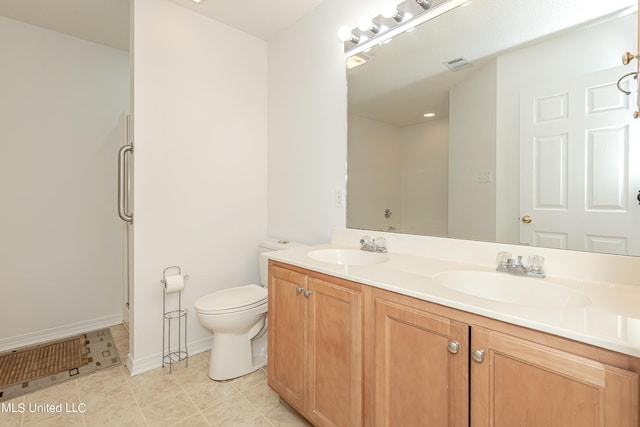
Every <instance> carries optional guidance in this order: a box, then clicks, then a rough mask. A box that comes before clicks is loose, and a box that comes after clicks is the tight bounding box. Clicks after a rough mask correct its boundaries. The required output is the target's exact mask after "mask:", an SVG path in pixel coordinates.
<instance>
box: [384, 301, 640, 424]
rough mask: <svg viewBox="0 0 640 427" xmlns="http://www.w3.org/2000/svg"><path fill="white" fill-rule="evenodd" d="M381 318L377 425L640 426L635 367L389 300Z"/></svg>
mask: <svg viewBox="0 0 640 427" xmlns="http://www.w3.org/2000/svg"><path fill="white" fill-rule="evenodd" d="M373 310H374V312H375V315H374V320H373V328H374V333H373V341H374V344H373V348H374V351H373V356H372V357H373V359H374V361H373V366H374V367H375V368H374V369H375V374H374V377H375V381H374V387H375V391H374V396H375V397H374V404H373V408H374V409H373V412H374V418H373V419H374V422H373V425H375V426H394V425H402V426H432V425H433V426H472V427H489V426H491V427H519V426H522V427H567V426H580V427H583V426H584V427H589V426H600V427H637V426H638V375H637V373H635V372H637V371H638V363H637V362H638V361H637V359H635V358H630V357H627V356H623V355H620V354H617V353H613V352H609V351H607V350H603V349H597V348H594V347H590V346H588V345H586V344H581V343H576V342H573V341H570V340H566V339H562V338H559V337H553V336H550V335H547V334H544V333H541V332H538V331H532V330H529V329H525V328H520V327H517V326H514V325H509V324H505V323H502V322H499V321H496V320H493V319H487V318H484V317H481V316H476V315H473V314H470V313H466V312H461V311H458V310H454V309H450V308H447V307H443V306H439V305H437V304H432V303H428V302H426V301H421V300H416V299H414V298H410V297H405V296H402V295H398V294H394V293H391V292H387V291H381V290H374V291H373ZM469 337H470V339H469ZM522 337H526V339H524V338H522ZM450 343H456V344H457V345H454V346H452V347H453V348H452V349H451V350H457V353H456V354H453V353H452V352H451V351H450V350H449V349H450ZM583 354H588V357H586V356H583ZM607 361H609V363H617V364H619V365H620V366H624V367H625V368H627V369H622V368H620V367H616V366H613V365H611V364H609V363H607ZM629 368H633V369H634V370H635V372H633V371H631V370H629Z"/></svg>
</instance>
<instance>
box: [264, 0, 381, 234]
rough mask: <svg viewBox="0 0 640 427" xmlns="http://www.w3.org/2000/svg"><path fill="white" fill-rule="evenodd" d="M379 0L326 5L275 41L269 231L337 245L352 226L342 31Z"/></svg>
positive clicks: (335, 0) (272, 48)
mask: <svg viewBox="0 0 640 427" xmlns="http://www.w3.org/2000/svg"><path fill="white" fill-rule="evenodd" d="M378 5H379V2H378V1H377V0H366V1H365V0H353V1H348V2H345V1H342V0H325V1H324V2H323V3H321V4H320V5H319V6H318V7H317V8H316V9H314V11H313V12H312V13H310V14H309V15H307V16H305V17H304V18H303V19H301V20H300V21H298V22H297V23H295V24H294V25H293V26H292V27H291V28H289V29H288V30H286V31H283V32H281V33H280V34H278V36H277V37H275V38H274V39H273V40H271V41H270V42H269V158H268V170H269V179H268V185H269V206H268V223H269V234H270V235H272V236H275V237H286V238H289V239H292V240H298V241H302V242H305V243H321V242H328V241H330V240H331V230H332V228H333V227H334V226H344V225H345V215H346V214H345V208H343V207H336V206H335V202H334V193H335V190H337V189H340V190H343V191H344V189H345V178H346V177H345V175H346V161H347V158H346V155H347V128H346V124H347V104H346V101H347V95H346V71H345V67H344V55H343V45H342V42H340V41H339V40H338V37H337V35H336V34H337V29H338V27H339V26H340V25H342V24H349V25H352V26H355V23H356V20H357V18H358V16H359V15H360V14H361V13H363V12H364V11H366V10H368V9H370V10H371V11H372V12H375V9H376V8H377V7H378Z"/></svg>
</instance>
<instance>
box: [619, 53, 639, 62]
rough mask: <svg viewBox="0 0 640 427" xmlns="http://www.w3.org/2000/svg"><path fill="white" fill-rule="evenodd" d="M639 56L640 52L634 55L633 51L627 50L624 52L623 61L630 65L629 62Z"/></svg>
mask: <svg viewBox="0 0 640 427" xmlns="http://www.w3.org/2000/svg"><path fill="white" fill-rule="evenodd" d="M637 57H638V54H636V55H634V54H633V53H631V52H625V53H623V54H622V63H623V64H624V65H629V63H630V62H631V61H633V60H634V59H636V58H637Z"/></svg>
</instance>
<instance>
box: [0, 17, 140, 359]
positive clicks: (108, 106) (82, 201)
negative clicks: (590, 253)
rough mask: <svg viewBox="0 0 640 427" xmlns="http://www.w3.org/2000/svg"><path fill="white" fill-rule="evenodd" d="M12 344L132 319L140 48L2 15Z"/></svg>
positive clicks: (4, 279)
mask: <svg viewBox="0 0 640 427" xmlns="http://www.w3.org/2000/svg"><path fill="white" fill-rule="evenodd" d="M0 64H1V65H0V69H1V70H2V71H1V73H0V75H1V78H0V94H2V95H1V96H2V101H1V102H0V139H1V140H2V143H1V144H0V159H2V167H1V168H0V182H1V183H2V184H0V199H1V200H2V201H3V208H2V209H0V282H1V283H2V285H1V288H2V297H1V298H0V312H1V313H2V316H3V321H2V322H0V350H2V349H6V348H12V347H16V346H19V345H25V344H29V343H32V342H39V341H45V340H47V339H52V338H56V337H60V336H63V335H69V334H72V333H75V332H81V331H82V332H84V331H87V330H90V329H94V328H99V327H102V326H108V325H112V324H115V323H118V322H119V321H120V320H121V319H122V305H121V302H122V300H121V299H122V246H121V245H122V240H121V239H122V234H121V233H122V224H121V221H120V219H119V218H118V216H117V214H116V199H117V197H116V163H115V162H116V159H117V155H116V154H117V149H118V147H119V145H120V144H121V143H122V128H121V123H120V122H119V121H120V115H121V114H122V113H124V112H127V111H128V109H129V55H128V53H127V52H123V51H119V50H116V49H112V48H108V47H104V46H101V45H97V44H94V43H90V42H87V41H84V40H80V39H76V38H74V37H70V36H67V35H64V34H60V33H56V32H53V31H49V30H45V29H42V28H38V27H34V26H31V25H27V24H23V23H20V22H18V21H13V20H10V19H7V18H3V17H0Z"/></svg>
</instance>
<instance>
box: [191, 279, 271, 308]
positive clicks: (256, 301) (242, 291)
mask: <svg viewBox="0 0 640 427" xmlns="http://www.w3.org/2000/svg"><path fill="white" fill-rule="evenodd" d="M267 296H268V291H267V288H263V287H262V286H258V285H254V284H250V285H245V286H238V287H236V288H229V289H223V290H221V291H217V292H213V293H211V294H209V295H205V296H203V297H202V298H200V299H198V300H197V301H196V302H195V304H194V306H195V308H196V311H198V312H199V313H208V314H214V313H220V312H227V313H228V312H230V311H239V310H248V309H251V308H253V307H256V306H259V305H261V304H265V303H266V302H267Z"/></svg>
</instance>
